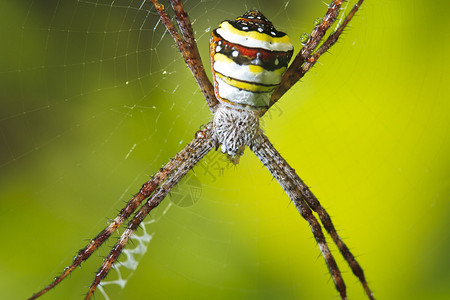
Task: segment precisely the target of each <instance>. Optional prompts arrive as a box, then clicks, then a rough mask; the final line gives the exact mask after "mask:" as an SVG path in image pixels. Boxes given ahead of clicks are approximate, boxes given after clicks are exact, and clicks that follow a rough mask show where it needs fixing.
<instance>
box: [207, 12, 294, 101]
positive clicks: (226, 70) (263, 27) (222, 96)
mask: <svg viewBox="0 0 450 300" xmlns="http://www.w3.org/2000/svg"><path fill="white" fill-rule="evenodd" d="M292 53H293V46H292V44H291V42H290V40H289V37H288V36H287V35H286V34H285V33H284V32H280V31H277V30H276V29H275V27H274V26H273V25H272V23H271V22H270V21H269V20H267V19H266V18H265V17H264V15H263V14H261V13H260V12H259V11H256V10H251V11H248V12H246V13H245V14H244V15H242V16H240V17H238V18H237V19H236V20H234V21H224V22H222V23H221V24H220V25H219V28H217V29H215V30H214V31H213V32H212V34H211V42H210V55H211V68H212V72H213V77H214V91H215V94H216V97H217V99H218V100H219V101H220V102H222V103H224V104H225V105H228V106H232V107H238V108H244V109H250V110H265V109H267V108H268V107H269V102H270V96H271V94H272V92H273V91H274V89H275V88H276V87H277V86H278V85H279V84H280V82H281V77H282V75H283V74H284V72H285V71H286V68H287V66H288V63H289V60H290V59H291V57H292Z"/></svg>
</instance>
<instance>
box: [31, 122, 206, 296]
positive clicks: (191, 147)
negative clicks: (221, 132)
mask: <svg viewBox="0 0 450 300" xmlns="http://www.w3.org/2000/svg"><path fill="white" fill-rule="evenodd" d="M207 126H208V125H207ZM200 133H202V134H205V135H206V134H208V135H209V131H207V132H205V133H203V131H200ZM204 139H205V137H202V135H201V134H200V135H199V134H197V135H196V137H195V138H194V140H193V141H192V142H191V143H189V144H188V145H187V146H186V147H185V148H184V149H183V150H181V151H180V152H179V153H178V154H177V155H176V156H175V157H174V158H172V159H171V160H170V161H169V162H168V163H167V164H166V165H165V166H164V167H162V168H161V169H160V170H159V171H158V172H157V173H156V174H155V175H154V176H153V177H152V178H151V179H150V180H149V181H147V182H146V183H144V184H143V185H142V187H141V189H140V191H139V192H138V193H137V194H136V195H134V196H133V198H132V199H131V200H129V201H128V203H127V204H126V206H125V207H124V208H123V209H122V210H121V211H120V212H119V214H118V215H117V216H116V218H115V219H114V220H113V221H112V222H111V223H110V224H109V225H108V226H107V227H106V228H105V229H103V230H102V231H101V232H100V233H99V234H98V235H97V236H96V237H95V238H94V239H92V240H91V241H90V242H89V244H88V245H87V246H86V247H84V248H83V249H81V250H79V251H78V254H77V256H75V258H74V260H73V262H72V264H71V265H70V266H68V267H67V268H65V269H64V271H63V273H62V274H61V275H59V276H58V277H56V278H55V280H54V281H53V282H52V283H51V284H49V285H48V286H46V287H45V288H44V289H42V290H40V291H39V292H37V293H36V294H34V295H33V296H32V297H31V298H29V300H32V299H36V298H38V297H40V296H42V295H43V294H45V293H46V292H48V291H49V290H51V289H53V288H54V287H55V286H56V285H57V284H59V283H60V282H61V281H62V280H63V279H64V278H66V277H67V276H68V275H69V274H70V273H71V272H72V271H73V270H74V269H75V268H76V267H77V266H79V265H80V264H81V263H82V262H83V261H85V260H87V259H88V258H89V257H90V256H91V254H92V253H93V252H94V251H95V250H97V249H98V247H100V246H101V245H102V244H103V243H104V242H105V241H106V240H107V239H108V238H109V237H110V236H111V234H113V233H114V231H115V230H116V229H117V228H118V227H119V226H120V225H121V224H122V223H123V222H124V221H125V220H127V219H128V218H129V217H130V215H131V214H132V213H133V212H134V211H135V210H136V209H137V207H138V206H139V205H140V204H141V202H142V200H144V199H146V198H148V197H149V196H150V195H151V194H152V193H153V192H154V191H155V189H156V188H157V187H158V186H159V185H161V183H162V182H163V181H164V180H166V178H167V177H168V176H169V175H170V174H172V173H173V172H174V171H175V170H177V169H179V168H180V166H181V165H182V164H183V162H184V160H185V159H186V157H188V156H189V155H190V153H192V152H194V151H195V149H196V148H197V147H198V144H199V143H200V142H203V140H204Z"/></svg>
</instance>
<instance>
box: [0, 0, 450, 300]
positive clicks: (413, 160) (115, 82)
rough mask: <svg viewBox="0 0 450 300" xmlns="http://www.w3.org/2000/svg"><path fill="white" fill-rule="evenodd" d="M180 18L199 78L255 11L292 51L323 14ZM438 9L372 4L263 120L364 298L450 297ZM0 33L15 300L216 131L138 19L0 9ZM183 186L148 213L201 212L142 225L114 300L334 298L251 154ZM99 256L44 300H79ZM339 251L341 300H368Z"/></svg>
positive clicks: (143, 14) (210, 164) (0, 265)
mask: <svg viewBox="0 0 450 300" xmlns="http://www.w3.org/2000/svg"><path fill="white" fill-rule="evenodd" d="M185 3H186V4H185V6H186V9H187V11H188V12H189V14H190V16H191V19H192V20H193V21H194V22H193V23H194V29H195V31H196V36H197V39H198V42H199V47H200V49H201V55H202V57H203V60H204V63H205V66H206V69H209V68H210V67H209V59H208V39H209V33H210V31H211V29H212V28H214V27H215V26H217V25H218V23H219V22H220V21H222V20H224V19H230V18H234V17H236V16H237V15H240V14H242V13H243V12H244V11H245V10H247V9H252V8H257V9H260V10H261V11H262V12H263V13H264V14H265V15H266V17H268V18H269V19H271V20H272V21H273V23H274V24H275V25H276V26H277V28H278V29H280V30H282V31H285V32H287V33H288V34H289V35H290V36H291V39H292V40H293V42H294V46H295V48H296V49H297V50H298V49H299V48H300V41H299V37H300V35H301V34H302V33H304V32H310V31H311V29H312V26H313V21H314V19H315V18H317V17H319V16H323V14H324V12H325V11H326V5H324V4H323V3H322V1H320V0H317V1H268V0H267V1H265V0H264V1H263V0H259V1H258V0H254V1H253V0H243V1H197V0H191V1H185ZM351 4H352V3H351ZM446 4H447V2H446V1H443V0H441V1H430V2H426V1H419V0H408V1H406V0H399V1H388V0H379V1H370V0H367V1H366V2H365V3H364V6H363V8H362V10H361V11H360V12H359V13H358V14H357V16H356V17H355V18H354V20H353V21H352V22H351V28H350V29H349V30H347V31H346V32H345V33H344V35H343V37H342V39H341V40H340V41H339V42H338V43H337V45H336V46H335V47H333V49H332V50H331V53H328V54H326V55H324V56H323V57H322V58H321V60H320V63H319V64H317V66H316V67H315V68H313V69H312V70H311V71H310V72H309V73H308V74H307V76H306V77H305V78H304V79H303V81H302V82H301V83H299V84H297V85H296V86H295V88H293V89H292V90H291V91H290V92H289V93H288V94H286V95H285V97H284V98H283V100H282V101H280V103H279V104H278V105H277V107H275V108H274V110H273V111H272V112H271V113H270V114H268V115H267V116H266V117H264V120H263V125H264V129H265V131H266V133H267V135H268V136H269V137H270V138H271V140H272V142H273V143H274V144H275V146H276V147H277V148H278V149H279V151H280V152H281V154H282V155H284V157H285V158H286V160H287V161H288V162H289V163H290V164H291V166H292V167H294V168H295V169H296V170H297V171H298V173H299V175H300V176H301V177H302V178H303V179H304V180H305V181H306V183H307V184H309V185H310V186H311V187H312V189H313V192H314V193H315V194H316V195H317V196H318V198H319V199H320V200H321V202H322V204H323V205H324V206H325V207H326V208H327V209H328V211H329V212H330V214H331V215H332V217H333V220H334V223H335V225H336V226H337V227H338V229H339V230H340V233H341V235H342V236H343V237H344V238H345V241H346V242H347V244H348V245H349V246H350V248H351V249H352V251H353V253H354V254H355V255H357V257H358V260H359V262H360V263H361V265H362V266H363V268H364V270H365V272H366V276H367V279H368V281H369V283H370V285H371V288H372V289H373V291H374V292H375V296H376V298H377V299H450V286H449V282H450V273H449V272H450V271H449V270H450V256H449V254H448V253H449V251H448V249H449V248H450V239H449V234H448V230H449V228H450V226H449V225H450V224H449V218H448V216H449V212H450V203H449V201H448V199H449V196H450V176H449V171H450V157H449V153H450V133H449V129H450V114H449V113H450V101H449V100H450V99H449V96H448V86H449V84H450V80H449V75H448V68H449V67H450V61H449V53H450V47H449V44H450V39H449V38H448V33H449V31H450V21H449V20H450V19H449V18H448V16H447V14H446V10H445V5H446ZM141 5H142V6H141ZM349 8H350V6H349V7H348V9H349ZM348 9H347V10H348ZM0 32H1V37H2V46H1V47H0V143H1V147H0V225H1V228H2V235H3V239H2V246H1V247H0V249H1V250H0V298H1V299H24V298H26V297H29V296H31V295H32V293H33V292H35V291H37V290H38V289H40V288H42V287H43V286H44V285H46V284H48V283H49V282H50V281H51V280H52V278H53V277H54V276H55V275H57V274H59V272H60V271H62V269H63V268H64V267H65V266H67V265H68V264H69V263H70V262H71V258H72V257H73V255H75V254H76V251H77V250H78V249H80V248H82V247H84V245H85V244H86V243H87V241H88V239H89V238H92V237H94V236H95V235H96V234H97V233H98V232H99V231H100V230H101V229H102V228H103V227H104V226H105V225H106V222H107V220H108V218H113V217H114V216H115V214H116V212H117V210H119V209H120V208H121V207H122V206H123V202H124V201H126V200H127V199H128V198H129V197H130V195H131V194H134V193H135V192H136V191H137V190H138V189H139V187H140V185H141V184H142V183H143V182H145V181H146V180H147V179H148V177H149V176H150V175H151V174H152V173H153V172H155V171H156V170H158V169H159V168H160V166H161V165H162V164H164V163H165V162H167V161H168V159H169V158H170V157H172V156H173V155H174V154H175V153H176V152H178V151H179V150H180V149H181V148H182V147H183V146H184V145H185V144H186V143H187V142H188V141H189V140H190V139H192V137H193V133H194V132H195V131H196V130H198V128H199V126H200V125H201V124H203V123H206V122H207V121H208V120H209V119H210V118H211V115H210V113H209V110H208V109H207V107H206V105H205V102H204V100H203V98H202V95H201V93H200V92H199V91H198V88H197V86H196V84H195V82H194V80H193V79H192V78H191V76H190V73H189V71H188V70H187V68H186V67H185V65H184V62H183V60H182V59H181V58H180V55H179V54H178V53H177V50H176V49H175V48H174V46H173V42H172V40H171V38H170V36H169V35H168V34H167V33H165V31H164V28H163V27H162V26H161V24H158V19H157V16H156V15H155V12H154V10H153V9H151V5H150V2H147V3H142V1H105V0H102V1H100V0H86V1H76V0H71V1H56V0H51V1H45V2H42V1H30V0H22V1H2V2H1V3H0ZM208 73H209V72H208ZM190 178H193V179H192V180H193V181H192V180H191V181H190V182H191V183H189V182H187V181H185V182H184V183H183V185H182V186H181V188H180V190H179V191H178V192H177V193H174V195H172V196H171V199H167V200H166V204H163V205H162V207H160V208H158V209H157V210H156V211H155V212H154V213H153V214H152V216H154V217H156V218H158V217H159V216H160V215H161V214H162V209H164V208H165V206H166V205H167V204H168V203H176V202H177V201H173V200H174V199H175V198H176V197H180V195H183V194H184V193H189V192H192V186H195V187H196V188H197V190H196V191H197V196H196V198H195V201H194V202H195V204H194V205H172V206H171V207H170V209H169V210H168V211H167V213H166V214H165V215H164V216H163V217H162V218H160V219H159V221H158V222H156V223H154V224H151V225H148V228H147V231H148V232H151V233H154V234H153V239H152V241H151V242H150V245H149V249H148V251H147V253H146V254H145V255H144V257H143V258H142V259H141V260H140V263H139V267H138V268H137V270H136V272H135V273H134V275H133V276H132V277H131V279H130V280H129V281H128V283H127V285H126V287H125V288H124V289H120V288H109V287H108V288H107V292H108V294H109V296H110V297H111V299H150V298H151V299H180V298H183V299H186V298H190V299H206V298H208V299H230V298H233V299H337V298H338V294H337V292H336V291H335V288H334V286H333V284H332V281H331V280H330V276H329V275H328V273H327V269H326V266H325V263H324V261H323V259H322V258H321V255H320V252H319V250H318V248H317V246H316V244H315V241H314V239H313V237H312V234H311V231H310V229H309V227H308V226H307V223H306V222H305V221H304V220H302V219H301V217H300V216H299V215H298V213H297V211H296V210H295V208H294V206H293V205H291V204H289V200H288V198H287V196H286V195H285V194H284V193H283V191H282V189H281V188H280V187H279V186H278V184H277V183H276V182H275V181H274V180H272V178H271V176H270V175H269V173H268V172H267V171H266V170H265V169H264V168H263V167H262V164H261V163H260V162H259V161H258V160H257V159H256V157H255V156H254V155H253V154H252V153H251V152H250V151H247V152H246V154H245V155H244V156H243V157H242V159H241V163H240V164H239V165H238V166H230V165H228V164H226V163H225V162H224V161H223V160H222V158H221V156H219V155H218V154H217V153H210V154H209V155H208V156H207V157H206V158H205V161H204V162H203V163H202V165H200V166H198V167H197V168H196V169H195V172H191V174H190ZM192 182H196V184H192ZM198 183H199V184H198ZM175 200H176V199H175ZM170 201H172V202H170ZM329 240H330V239H329ZM111 245H112V243H111V242H110V243H108V247H104V249H102V251H100V252H99V253H98V254H97V253H95V254H93V255H92V257H91V258H90V259H89V261H88V262H86V263H85V264H83V265H82V268H81V269H77V270H75V272H74V273H73V274H72V276H71V277H70V278H68V279H66V280H65V281H64V282H63V283H62V284H61V285H60V286H58V287H57V288H56V289H55V290H54V291H52V292H50V293H49V294H48V295H46V297H45V298H43V299H80V298H82V295H83V294H84V293H85V292H86V286H88V285H89V284H90V283H91V281H92V279H93V277H94V272H95V270H96V269H97V268H98V267H99V265H100V263H101V260H102V259H101V257H100V256H102V255H105V254H106V253H107V251H108V249H109V247H110V246H111ZM332 250H334V253H335V254H336V258H337V261H338V263H339V264H340V266H341V270H342V271H343V275H344V279H345V281H346V284H347V287H348V294H349V299H365V296H364V293H363V290H362V288H361V286H360V284H359V283H358V281H357V279H356V278H355V277H354V276H353V275H352V274H351V271H350V270H349V268H348V267H347V266H346V265H345V262H344V261H343V259H342V258H341V257H339V254H338V253H337V251H336V249H335V247H332ZM114 276H116V274H112V275H111V278H114ZM96 299H103V296H102V295H101V294H100V293H98V294H97V297H96Z"/></svg>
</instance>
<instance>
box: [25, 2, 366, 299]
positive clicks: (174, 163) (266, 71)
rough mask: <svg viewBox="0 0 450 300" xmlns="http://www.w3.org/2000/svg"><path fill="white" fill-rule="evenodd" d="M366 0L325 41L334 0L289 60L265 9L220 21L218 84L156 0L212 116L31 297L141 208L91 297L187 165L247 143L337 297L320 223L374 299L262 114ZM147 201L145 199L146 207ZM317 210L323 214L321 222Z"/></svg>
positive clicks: (182, 18) (181, 17)
mask: <svg viewBox="0 0 450 300" xmlns="http://www.w3.org/2000/svg"><path fill="white" fill-rule="evenodd" d="M363 2H364V0H359V1H358V2H357V3H356V4H355V5H354V6H353V8H352V9H351V10H350V12H349V13H348V15H347V16H346V17H345V18H344V19H343V21H342V23H341V24H340V25H339V26H338V27H337V29H336V30H335V31H334V32H333V33H331V34H330V35H329V36H328V38H327V39H326V40H324V42H323V43H322V44H320V42H321V41H322V38H323V37H324V36H325V34H326V32H327V30H328V29H329V28H330V27H331V26H332V25H333V24H334V22H335V21H336V19H337V17H338V15H339V12H340V8H341V5H342V3H343V0H333V1H332V2H331V3H330V5H329V6H328V10H327V12H326V14H325V16H324V18H323V19H320V22H318V24H317V25H316V26H315V28H314V29H313V31H312V33H311V34H310V35H309V36H308V39H307V40H306V41H304V43H303V47H302V49H301V50H300V51H299V52H298V54H297V55H296V57H295V58H294V60H293V62H292V63H291V64H290V65H289V66H288V64H289V61H290V59H291V57H292V54H293V46H292V44H291V42H290V40H289V37H288V36H287V35H286V34H285V33H283V32H280V31H277V30H276V29H275V27H274V26H273V25H272V23H271V22H270V21H269V20H268V19H266V18H265V17H264V15H263V14H262V13H260V12H259V11H257V10H251V11H248V12H246V13H245V14H243V15H241V16H239V17H238V18H236V19H235V20H232V21H223V22H222V23H221V24H220V25H219V27H218V28H217V29H215V30H213V32H212V34H211V40H210V57H211V69H212V73H213V79H214V86H213V85H212V84H211V82H210V81H209V79H208V77H207V75H206V72H205V69H204V67H203V64H202V61H201V59H200V55H199V52H198V48H197V44H196V41H195V38H194V33H193V29H192V26H191V23H190V21H189V17H188V14H187V13H186V11H185V10H184V9H183V5H182V3H181V0H170V3H171V6H172V9H173V11H174V12H175V16H176V22H177V24H178V29H179V31H178V30H177V29H176V27H175V25H174V23H173V22H172V21H171V18H170V17H169V16H168V14H167V13H166V12H165V10H164V6H163V5H162V4H160V3H159V2H158V1H157V0H152V3H153V5H154V7H155V8H156V10H157V12H158V14H159V17H160V20H161V21H162V23H163V24H164V25H165V27H166V29H167V30H168V31H169V32H170V34H171V35H172V37H173V38H174V40H175V42H176V44H177V46H178V49H179V51H180V52H181V54H182V56H183V58H184V60H185V62H186V64H187V66H188V67H189V69H190V70H191V72H192V74H193V76H194V78H195V80H196V81H197V83H198V85H199V87H200V90H201V92H202V93H203V96H204V97H205V99H206V102H207V104H208V106H209V108H210V110H211V112H212V113H213V115H214V117H213V120H212V121H211V122H209V123H208V124H206V125H204V126H203V127H202V128H201V129H200V130H199V131H197V132H196V134H195V137H194V139H193V140H192V141H191V142H190V143H189V144H188V145H187V146H186V147H185V148H184V149H183V150H181V151H180V152H179V153H177V154H176V155H175V157H174V158H172V159H171V160H170V161H169V162H168V163H167V164H166V165H165V166H164V167H162V168H161V169H160V170H159V171H158V172H157V173H156V174H155V175H154V176H153V177H152V178H151V179H150V180H149V181H147V182H146V183H144V184H143V185H142V187H141V189H140V191H139V192H138V193H137V194H135V195H134V197H133V198H132V199H131V200H129V201H128V203H127V204H126V206H125V207H124V208H123V209H122V210H121V211H120V213H119V214H118V215H117V216H116V218H115V219H114V220H113V221H112V222H111V223H110V224H109V225H108V226H107V227H106V228H105V229H104V230H103V231H101V232H100V233H99V234H98V235H97V236H96V237H95V238H93V239H92V240H90V242H89V243H88V245H87V246H86V247H85V248H83V249H81V250H79V251H78V254H77V255H76V256H75V258H74V260H73V262H72V264H71V265H70V266H68V267H67V268H65V269H64V271H63V272H62V274H61V275H59V276H58V277H56V278H55V280H54V281H53V282H52V283H51V284H49V285H48V286H47V287H45V288H44V289H42V290H41V291H39V292H38V293H36V294H34V295H33V296H32V297H31V298H30V299H36V298H38V297H40V296H41V295H43V294H45V293H46V292H48V291H49V290H51V289H53V288H54V287H55V286H56V285H57V284H59V283H60V282H61V281H62V280H63V279H64V278H66V277H67V276H68V275H69V274H70V273H71V272H72V271H73V270H74V269H75V268H76V267H77V266H79V265H80V264H81V263H82V262H83V261H85V260H86V259H88V258H89V256H90V255H91V254H92V253H93V252H94V251H95V250H97V248H98V247H100V245H102V244H103V243H104V242H105V241H106V240H107V239H108V238H109V237H110V236H111V234H112V233H113V232H114V231H115V230H116V229H117V228H118V227H119V226H120V225H121V224H122V223H123V222H124V221H126V220H127V219H129V218H130V216H131V214H132V213H133V212H135V211H136V210H137V212H136V213H135V215H134V217H132V218H130V221H129V223H128V226H127V228H126V230H125V231H124V232H123V234H122V235H121V237H120V238H119V240H118V241H117V243H116V244H115V245H114V247H113V248H112V249H111V251H110V253H109V255H108V256H107V257H106V258H105V259H104V261H103V264H102V266H101V267H100V268H99V270H98V271H97V274H96V276H95V279H94V280H93V282H92V284H91V286H90V288H89V291H88V292H87V294H86V298H85V299H90V298H91V297H92V295H93V294H94V292H95V290H96V288H97V287H98V285H99V284H100V283H101V281H102V280H103V279H104V278H105V277H106V275H107V274H108V272H109V270H110V269H111V267H112V266H113V264H114V262H116V260H117V258H118V256H119V255H120V253H121V252H122V250H123V249H124V247H125V245H126V244H127V242H128V241H129V239H130V237H131V236H132V235H133V233H134V232H135V230H136V229H137V228H138V227H139V225H140V224H141V222H142V221H143V220H144V219H145V217H146V216H147V215H148V214H149V212H150V211H151V210H152V209H153V208H155V207H156V206H158V205H159V204H160V203H161V201H162V200H163V199H164V198H165V197H166V196H167V194H168V193H169V192H170V191H171V190H172V188H173V187H174V186H175V185H176V184H177V183H178V182H179V181H180V180H181V179H182V178H183V176H185V175H186V174H187V173H188V171H189V170H191V169H192V168H193V167H194V166H195V165H196V164H197V163H198V162H199V161H200V160H201V159H202V158H203V157H204V156H205V155H206V154H207V153H208V152H209V151H210V150H212V149H213V148H215V149H216V150H217V149H218V148H220V150H221V151H222V152H223V153H225V154H226V155H227V156H228V157H229V158H230V160H231V161H232V162H233V163H236V164H237V163H238V162H239V157H240V156H241V155H242V154H243V152H244V148H245V147H246V146H247V147H248V148H250V150H251V151H252V152H253V153H255V155H256V156H257V157H258V158H259V159H260V160H261V162H262V163H263V164H264V166H265V167H266V168H267V169H268V170H269V172H270V173H271V174H272V176H273V177H274V178H275V179H276V180H277V181H278V183H279V184H280V185H281V186H282V188H283V189H284V190H285V192H286V193H287V195H288V196H289V198H290V199H291V201H292V202H293V203H294V204H295V206H296V208H297V210H298V211H299V212H300V215H301V216H302V217H303V218H304V219H305V220H306V221H307V222H308V224H309V226H310V227H311V230H312V233H313V235H314V238H315V240H316V241H317V244H318V245H319V248H320V251H321V252H322V255H323V257H324V258H325V262H326V264H327V266H328V269H329V272H330V274H331V277H332V279H333V281H334V284H335V286H336V289H337V291H338V292H339V294H340V297H341V298H342V299H347V294H346V287H345V283H344V280H343V278H342V276H341V272H340V271H339V268H338V265H337V263H336V261H335V259H334V257H333V255H332V254H331V252H330V249H329V247H328V244H327V242H326V240H325V236H324V233H323V230H322V226H323V227H324V228H325V230H326V231H327V232H328V233H329V235H330V236H331V238H332V240H333V242H334V243H335V244H336V246H337V247H338V249H339V251H340V252H341V254H342V256H343V257H344V259H345V260H346V261H347V263H348V264H349V266H350V268H351V270H352V272H353V274H354V275H355V276H356V277H357V278H358V279H359V281H360V282H361V284H362V285H363V288H364V290H365V293H366V294H367V297H368V298H369V299H372V300H373V299H374V297H373V294H372V292H371V290H370V288H369V286H368V284H367V281H366V279H365V277H364V272H363V270H362V268H361V267H360V265H359V263H358V262H357V261H356V259H355V257H354V256H353V254H352V253H351V252H350V250H349V248H348V247H347V245H346V244H345V243H344V242H343V241H342V239H341V237H340V236H339V234H338V233H337V231H336V229H335V227H334V225H333V223H332V221H331V218H330V216H329V214H328V213H327V211H326V210H325V209H324V208H323V207H322V206H321V204H320V203H319V201H318V200H317V198H316V197H315V196H314V194H313V193H312V192H311V191H310V189H309V188H308V187H307V186H306V185H305V183H304V182H303V181H302V180H301V179H300V177H299V176H298V175H297V173H296V172H295V170H294V169H293V168H291V167H290V166H289V164H288V163H287V162H286V161H285V160H284V159H283V157H282V156H281V155H280V154H279V153H278V151H277V150H276V149H275V148H274V146H273V145H272V144H271V143H270V141H269V139H268V138H267V136H265V135H264V133H263V132H262V130H261V129H260V127H259V119H260V118H261V117H262V116H263V115H264V114H265V112H266V111H267V110H268V109H270V107H271V106H272V105H274V104H275V103H276V102H277V101H278V100H279V99H280V98H281V96H283V94H284V93H286V92H287V91H288V90H289V89H290V88H291V87H292V86H293V85H294V84H295V83H296V82H297V81H298V80H299V79H300V78H302V77H303V76H304V75H305V74H306V73H307V72H308V71H309V70H310V69H311V67H313V66H314V64H315V63H316V62H317V60H318V59H319V58H320V56H321V55H322V54H323V53H325V52H326V51H328V49H330V47H331V46H333V45H334V44H335V43H336V41H337V40H338V38H339V36H340V35H341V34H342V32H343V31H344V29H345V28H346V26H347V25H348V23H349V22H350V20H351V19H352V18H353V16H354V15H355V13H356V12H357V11H358V9H359V7H360V6H361V5H362V3H363ZM319 44H320V46H319ZM145 199H147V201H146V202H145V203H144V204H143V205H141V203H142V202H143V201H144V200H145ZM313 211H314V212H315V213H316V214H317V215H318V217H319V220H320V222H321V224H320V223H319V220H318V219H317V218H316V216H315V215H314V214H313Z"/></svg>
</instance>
